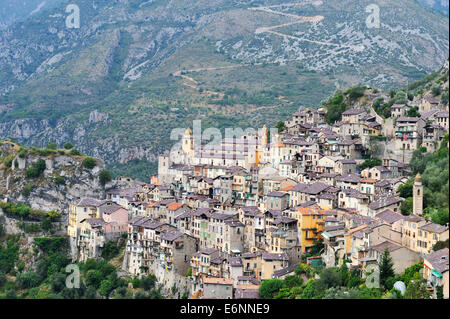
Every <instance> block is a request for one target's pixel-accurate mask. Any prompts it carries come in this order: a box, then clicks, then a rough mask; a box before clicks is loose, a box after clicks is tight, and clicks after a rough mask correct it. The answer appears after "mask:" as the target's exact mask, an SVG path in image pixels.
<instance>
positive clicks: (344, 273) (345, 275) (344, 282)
mask: <svg viewBox="0 0 450 319" xmlns="http://www.w3.org/2000/svg"><path fill="white" fill-rule="evenodd" d="M339 273H340V276H341V286H344V287H347V286H348V282H349V280H350V278H349V276H350V273H349V271H348V267H347V264H346V263H345V262H344V263H343V264H342V266H341V268H340V269H339Z"/></svg>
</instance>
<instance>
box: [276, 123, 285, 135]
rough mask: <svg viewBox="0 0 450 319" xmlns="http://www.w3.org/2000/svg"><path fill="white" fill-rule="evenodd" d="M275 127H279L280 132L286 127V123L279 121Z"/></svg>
mask: <svg viewBox="0 0 450 319" xmlns="http://www.w3.org/2000/svg"><path fill="white" fill-rule="evenodd" d="M275 127H276V128H277V129H278V133H281V132H283V131H284V130H285V129H286V125H284V122H283V121H278V123H277V124H275Z"/></svg>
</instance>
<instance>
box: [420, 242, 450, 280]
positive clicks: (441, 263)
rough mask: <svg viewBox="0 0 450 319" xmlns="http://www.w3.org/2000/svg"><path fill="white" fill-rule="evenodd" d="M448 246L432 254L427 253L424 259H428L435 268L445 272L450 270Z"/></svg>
mask: <svg viewBox="0 0 450 319" xmlns="http://www.w3.org/2000/svg"><path fill="white" fill-rule="evenodd" d="M448 253H449V251H448V248H443V249H440V250H438V251H435V252H432V253H431V254H428V255H425V256H424V259H425V260H427V261H428V262H429V263H430V264H431V265H432V266H433V268H434V269H436V270H437V271H438V272H440V273H441V274H443V273H444V272H446V271H448V258H449V256H448V255H449V254H448Z"/></svg>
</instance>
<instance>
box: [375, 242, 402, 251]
mask: <svg viewBox="0 0 450 319" xmlns="http://www.w3.org/2000/svg"><path fill="white" fill-rule="evenodd" d="M371 248H372V249H375V250H376V251H378V252H380V253H382V252H384V250H385V249H386V248H387V249H388V250H389V252H393V251H395V250H398V249H400V248H402V246H400V245H397V244H394V243H391V242H389V241H384V242H382V243H380V244H378V245H375V246H372V247H371Z"/></svg>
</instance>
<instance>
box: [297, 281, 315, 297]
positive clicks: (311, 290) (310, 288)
mask: <svg viewBox="0 0 450 319" xmlns="http://www.w3.org/2000/svg"><path fill="white" fill-rule="evenodd" d="M315 296H316V280H314V279H310V280H309V281H308V282H307V283H306V286H305V289H303V293H302V294H301V295H300V298H301V299H313V298H314V297H315Z"/></svg>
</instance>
